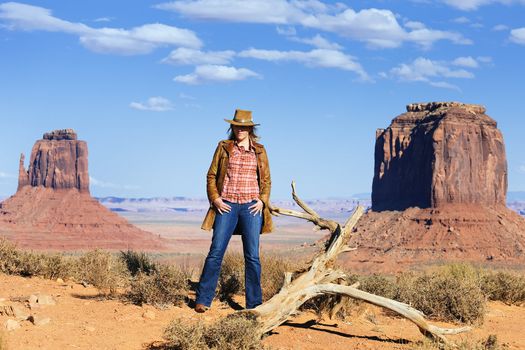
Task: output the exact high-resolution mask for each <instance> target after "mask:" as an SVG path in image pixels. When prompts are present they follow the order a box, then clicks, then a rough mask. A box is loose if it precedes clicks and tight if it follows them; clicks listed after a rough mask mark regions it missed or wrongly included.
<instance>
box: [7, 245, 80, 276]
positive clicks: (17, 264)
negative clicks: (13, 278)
mask: <svg viewBox="0 0 525 350" xmlns="http://www.w3.org/2000/svg"><path fill="white" fill-rule="evenodd" d="M0 272H3V273H6V274H10V275H21V276H24V277H31V276H42V277H44V278H49V279H56V278H58V277H60V278H64V279H65V278H69V277H71V276H72V275H73V273H74V261H73V260H72V259H71V258H69V257H67V256H64V255H62V254H43V253H35V252H31V251H23V250H19V249H18V248H17V247H16V245H15V244H13V243H11V242H9V241H7V240H6V239H5V238H2V239H0Z"/></svg>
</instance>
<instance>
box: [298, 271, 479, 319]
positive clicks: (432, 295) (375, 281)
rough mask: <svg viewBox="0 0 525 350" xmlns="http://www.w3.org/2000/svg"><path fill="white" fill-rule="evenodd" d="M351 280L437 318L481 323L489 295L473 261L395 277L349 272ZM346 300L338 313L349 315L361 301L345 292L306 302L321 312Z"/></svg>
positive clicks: (343, 316) (312, 308) (341, 315)
mask: <svg viewBox="0 0 525 350" xmlns="http://www.w3.org/2000/svg"><path fill="white" fill-rule="evenodd" d="M348 275H349V278H348V281H347V284H352V283H353V282H354V281H355V280H358V281H359V282H360V287H359V289H361V290H363V291H366V292H369V293H372V294H376V295H380V296H384V297H386V298H390V299H394V300H398V301H401V302H404V303H407V304H409V305H411V306H413V307H415V308H416V309H418V310H420V311H422V312H423V313H425V314H426V315H427V316H428V317H430V318H432V319H435V320H442V321H454V322H464V323H480V322H482V320H483V314H484V311H485V302H486V298H485V296H484V294H483V292H482V290H481V275H480V272H479V271H478V270H476V269H474V268H473V267H471V266H469V265H462V264H456V265H447V266H444V267H441V268H438V269H434V270H429V271H426V272H420V273H402V274H399V275H397V276H395V277H389V276H381V275H370V276H355V275H351V274H348ZM340 301H342V302H343V303H342V305H340V306H341V308H340V309H339V311H338V313H337V314H336V315H335V316H338V317H340V318H343V319H344V318H345V317H346V316H347V315H349V314H350V313H351V311H352V309H355V308H356V305H359V304H360V303H359V302H357V301H355V300H353V299H350V298H345V297H342V296H329V295H322V296H320V297H316V298H313V299H311V300H309V301H308V302H306V303H305V304H304V305H303V309H311V310H313V311H315V312H317V313H318V315H319V316H321V314H323V313H326V312H328V311H331V310H332V308H333V306H334V305H336V304H338V303H339V302H340Z"/></svg>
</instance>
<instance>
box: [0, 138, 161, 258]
mask: <svg viewBox="0 0 525 350" xmlns="http://www.w3.org/2000/svg"><path fill="white" fill-rule="evenodd" d="M24 160H25V157H24V155H23V154H22V155H21V157H20V165H19V176H18V178H19V180H18V190H17V192H16V193H15V194H14V195H13V196H11V197H10V198H8V199H6V200H5V201H3V202H2V203H0V234H1V235H3V236H5V237H7V238H8V239H10V240H12V241H14V242H16V243H17V244H18V245H19V246H20V247H22V248H30V249H39V250H48V249H49V250H78V249H92V248H105V249H128V248H129V249H141V250H162V249H163V248H164V247H165V242H164V240H163V239H161V238H160V237H158V236H156V235H153V234H152V233H149V232H146V231H144V230H141V229H139V228H137V227H135V226H134V225H132V224H130V223H129V222H128V221H127V220H126V219H124V218H122V217H120V216H119V215H117V214H115V213H113V212H111V211H110V210H108V209H107V208H105V207H104V206H103V205H101V204H100V203H99V202H98V201H97V200H95V199H94V198H92V197H91V195H90V193H89V172H88V147H87V143H86V142H85V141H81V140H78V138H77V134H76V133H75V131H74V130H72V129H63V130H55V131H52V132H49V133H45V134H44V136H43V138H42V139H41V140H38V141H36V142H35V145H34V146H33V149H32V151H31V157H30V160H29V169H27V170H26V169H25V167H24Z"/></svg>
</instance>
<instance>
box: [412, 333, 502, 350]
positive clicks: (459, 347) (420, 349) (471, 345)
mask: <svg viewBox="0 0 525 350" xmlns="http://www.w3.org/2000/svg"><path fill="white" fill-rule="evenodd" d="M502 348H505V347H501V346H500V345H499V342H498V338H497V336H496V335H494V334H491V335H489V336H488V337H487V339H485V340H483V341H473V340H471V339H466V340H462V341H460V342H454V344H451V345H448V346H447V345H444V344H443V343H440V342H438V341H432V340H429V339H425V340H423V341H420V342H417V343H413V344H412V345H411V346H410V347H409V349H411V350H453V349H455V350H499V349H502Z"/></svg>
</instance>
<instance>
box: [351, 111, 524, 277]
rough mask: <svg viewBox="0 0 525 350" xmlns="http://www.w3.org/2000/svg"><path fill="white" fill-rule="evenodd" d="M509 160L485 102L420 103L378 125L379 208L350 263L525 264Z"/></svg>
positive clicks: (375, 196)
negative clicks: (512, 205) (510, 201)
mask: <svg viewBox="0 0 525 350" xmlns="http://www.w3.org/2000/svg"><path fill="white" fill-rule="evenodd" d="M506 193H507V161H506V156H505V146H504V141H503V136H502V134H501V132H500V131H499V130H498V128H497V123H496V121H494V120H493V119H492V118H490V117H489V116H487V115H486V114H485V108H484V107H483V106H480V105H472V104H464V103H459V102H432V103H416V104H410V105H408V106H407V112H406V113H403V114H401V115H399V116H397V117H396V118H394V119H393V120H392V123H391V124H390V125H389V126H388V127H387V128H386V129H378V131H377V132H376V145H375V168H374V179H373V185H372V210H371V211H369V212H368V213H367V214H366V215H365V216H364V217H363V218H362V219H361V220H360V221H359V223H358V226H357V229H356V232H355V234H354V236H353V238H352V241H351V242H350V244H351V245H357V246H358V247H359V249H357V250H356V251H355V252H352V253H348V254H347V255H346V257H345V258H344V261H342V263H343V264H344V265H347V266H348V267H351V268H353V269H355V270H362V271H369V272H371V271H395V270H402V269H404V268H405V267H409V266H414V265H421V264H422V263H437V262H447V261H472V262H477V263H480V262H486V263H488V262H490V263H491V264H493V265H497V264H501V265H506V264H524V263H525V219H524V218H522V217H521V216H520V215H518V214H517V213H516V212H514V211H512V210H510V209H508V208H507V207H506V203H505V198H506Z"/></svg>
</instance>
